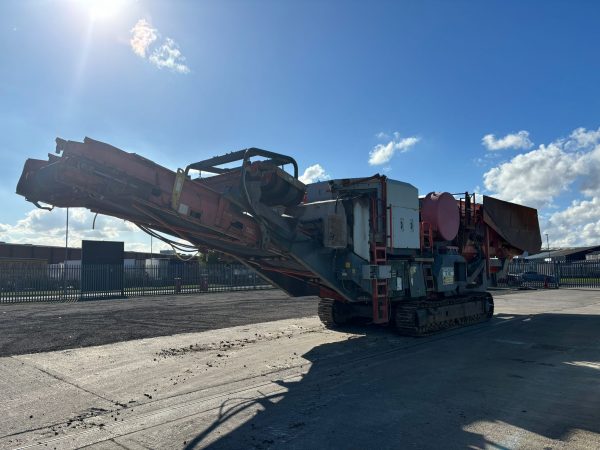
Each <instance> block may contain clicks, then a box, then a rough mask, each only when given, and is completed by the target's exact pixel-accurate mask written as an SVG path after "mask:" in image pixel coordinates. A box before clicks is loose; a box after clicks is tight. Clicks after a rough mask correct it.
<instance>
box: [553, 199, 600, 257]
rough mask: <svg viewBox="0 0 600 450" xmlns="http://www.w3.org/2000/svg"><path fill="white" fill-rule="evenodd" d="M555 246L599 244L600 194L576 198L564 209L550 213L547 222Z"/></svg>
mask: <svg viewBox="0 0 600 450" xmlns="http://www.w3.org/2000/svg"><path fill="white" fill-rule="evenodd" d="M542 232H543V233H544V234H545V233H548V236H549V238H550V240H551V241H552V246H553V247H572V246H576V245H598V244H599V243H600V196H597V197H594V198H592V199H591V200H574V201H573V202H572V203H571V205H570V206H569V207H567V208H566V209H564V210H563V211H559V212H555V213H553V214H551V215H550V217H549V218H548V220H547V221H546V223H545V227H544V230H543V231H542Z"/></svg>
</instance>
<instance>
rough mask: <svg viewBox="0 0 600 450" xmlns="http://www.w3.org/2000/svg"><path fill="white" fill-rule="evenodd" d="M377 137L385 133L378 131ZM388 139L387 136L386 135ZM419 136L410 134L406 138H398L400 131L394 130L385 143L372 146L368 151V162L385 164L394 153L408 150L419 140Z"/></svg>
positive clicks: (373, 164)
mask: <svg viewBox="0 0 600 450" xmlns="http://www.w3.org/2000/svg"><path fill="white" fill-rule="evenodd" d="M377 136H378V137H385V136H386V135H385V133H378V134H377ZM388 139H389V137H388ZM419 140H420V138H418V137H415V136H411V137H407V138H402V139H401V138H400V133H398V132H395V133H394V136H393V138H392V139H391V140H390V141H388V142H387V143H385V144H377V145H376V146H375V147H373V150H371V151H370V152H369V164H370V165H372V166H378V165H382V164H386V163H387V162H389V161H390V159H392V156H394V154H395V153H397V152H400V153H404V152H407V151H409V150H410V148H411V147H412V146H413V145H415V144H416V143H417V142H419Z"/></svg>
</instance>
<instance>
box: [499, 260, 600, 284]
mask: <svg viewBox="0 0 600 450" xmlns="http://www.w3.org/2000/svg"><path fill="white" fill-rule="evenodd" d="M497 285H498V286H501V287H516V288H559V287H561V288H600V261H566V262H565V261H553V262H538V261H513V262H511V263H510V264H509V265H508V270H507V272H506V274H505V275H504V276H503V277H502V278H498V280H497Z"/></svg>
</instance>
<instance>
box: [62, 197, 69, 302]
mask: <svg viewBox="0 0 600 450" xmlns="http://www.w3.org/2000/svg"><path fill="white" fill-rule="evenodd" d="M68 258H69V208H68V207H67V225H66V228H65V261H64V262H63V295H64V296H65V297H66V296H67V259H68Z"/></svg>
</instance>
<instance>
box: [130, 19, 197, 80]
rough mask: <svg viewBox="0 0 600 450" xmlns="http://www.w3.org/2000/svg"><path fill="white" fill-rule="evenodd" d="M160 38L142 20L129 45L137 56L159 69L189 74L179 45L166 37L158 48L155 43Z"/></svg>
mask: <svg viewBox="0 0 600 450" xmlns="http://www.w3.org/2000/svg"><path fill="white" fill-rule="evenodd" d="M159 37H160V33H158V30H157V29H156V28H153V27H152V25H150V23H149V22H147V21H146V20H144V19H140V20H138V21H137V23H136V24H135V25H134V27H133V28H132V29H131V40H130V41H129V43H130V45H131V49H132V50H133V52H134V53H135V54H136V55H138V56H139V57H141V58H144V59H147V60H148V61H149V62H150V63H151V64H153V65H155V66H156V67H158V68H159V69H169V70H172V71H173V72H177V73H183V74H185V73H189V72H190V68H189V67H188V66H187V65H186V64H185V56H183V54H182V53H181V50H180V49H179V45H178V44H177V43H176V42H175V41H174V40H173V39H171V38H170V37H166V38H165V39H163V40H162V42H161V43H160V45H158V46H157V45H155V42H156V41H157V40H158V38H159ZM146 57H147V58H146Z"/></svg>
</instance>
